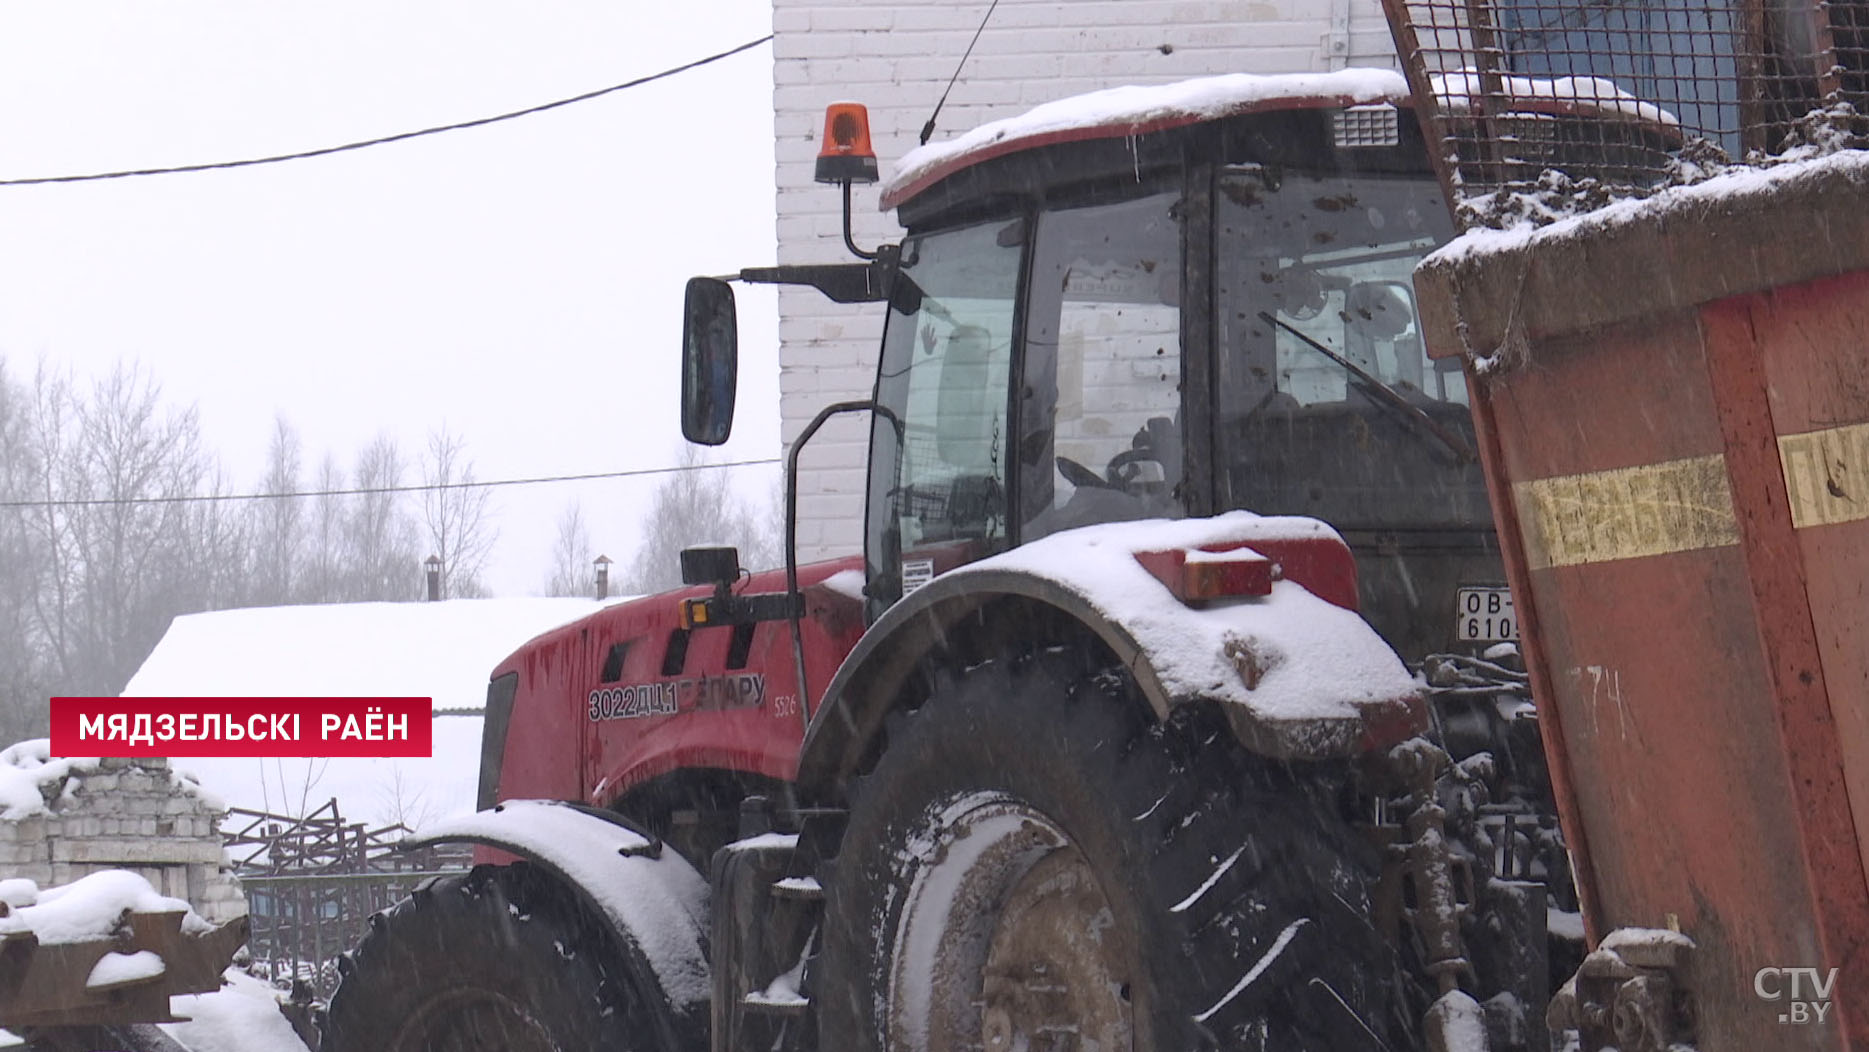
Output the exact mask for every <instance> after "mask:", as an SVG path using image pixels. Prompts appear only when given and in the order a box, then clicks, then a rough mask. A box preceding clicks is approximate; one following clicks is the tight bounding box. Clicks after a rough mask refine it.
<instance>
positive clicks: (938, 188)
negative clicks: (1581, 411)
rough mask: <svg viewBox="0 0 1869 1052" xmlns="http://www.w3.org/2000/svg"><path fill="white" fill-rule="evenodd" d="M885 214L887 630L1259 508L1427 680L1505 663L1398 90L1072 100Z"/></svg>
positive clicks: (948, 169)
mask: <svg viewBox="0 0 1869 1052" xmlns="http://www.w3.org/2000/svg"><path fill="white" fill-rule="evenodd" d="M848 109H849V108H848V107H845V108H844V113H845V117H844V118H843V120H844V124H843V125H842V126H841V127H842V132H843V135H844V138H843V139H841V140H840V139H838V137H837V136H838V134H839V125H838V123H837V121H836V120H827V122H826V138H825V147H824V148H825V152H826V157H827V158H828V161H821V163H820V170H821V172H820V174H821V175H823V174H826V173H825V171H824V170H825V168H826V165H827V164H828V165H829V166H830V169H831V170H830V172H829V176H830V179H831V180H833V181H846V180H848V179H850V178H852V177H853V176H854V177H855V178H857V179H861V178H862V176H861V174H860V173H857V172H856V171H855V169H854V166H853V165H852V164H851V162H849V161H848V160H846V159H843V158H841V157H839V156H838V150H839V148H840V146H841V145H842V144H843V143H851V144H856V140H857V138H858V137H859V135H860V137H861V139H862V140H863V144H867V138H868V136H867V132H866V131H865V130H863V129H862V128H861V125H860V122H856V121H852V120H851V119H850V118H849V117H848ZM859 148H860V147H859ZM847 185H848V183H847V182H846V187H847ZM882 203H883V205H884V207H886V208H894V209H895V210H896V211H897V213H898V216H899V218H900V220H901V222H902V225H903V226H904V227H906V228H907V231H908V233H907V236H906V237H905V238H904V239H903V241H902V242H901V244H900V245H898V246H884V248H883V249H881V250H879V251H878V252H877V253H874V254H871V255H873V256H874V257H875V258H874V259H873V261H872V262H870V263H868V264H861V265H852V266H851V267H850V270H851V271H852V272H861V273H862V274H864V275H866V276H870V277H872V279H873V280H872V281H871V283H870V284H871V286H872V287H873V288H874V289H875V292H874V295H873V296H871V297H867V298H874V299H881V300H885V301H886V302H887V305H888V309H887V324H886V329H885V334H884V337H883V344H882V351H881V356H880V362H879V367H878V371H877V381H876V388H875V393H874V406H875V411H874V414H873V429H872V437H871V450H870V458H869V463H870V476H869V491H868V501H867V511H866V520H867V521H866V530H865V534H866V543H865V565H866V572H867V578H868V580H867V588H866V594H867V596H868V597H869V616H870V618H871V619H872V620H873V619H874V618H875V617H877V616H880V615H881V613H882V612H883V611H884V610H885V609H887V608H888V607H889V606H890V605H892V604H893V603H895V602H896V601H897V600H899V599H901V598H902V597H903V596H904V595H906V594H908V593H910V592H913V591H914V590H915V589H916V588H917V587H919V586H920V585H922V584H924V583H926V582H927V581H929V580H931V579H932V578H933V577H934V576H935V575H937V574H940V573H942V572H945V571H946V570H949V569H952V568H954V567H956V566H958V565H961V564H963V563H967V562H971V561H973V560H976V559H980V558H982V557H985V556H988V555H992V554H995V553H997V552H1000V551H1003V550H1006V549H1008V548H1011V547H1014V546H1017V545H1020V544H1023V543H1025V542H1028V541H1032V540H1035V539H1038V538H1040V537H1044V536H1047V535H1049V534H1053V533H1057V532H1059V531H1062V530H1067V529H1072V528H1075V527H1079V526H1087V525H1093V524H1097V523H1107V522H1116V521H1125V520H1138V519H1156V518H1182V517H1189V516H1206V515H1212V514H1216V513H1219V512H1224V511H1229V510H1233V509H1246V510H1250V511H1254V512H1258V513H1261V514H1265V515H1304V516H1311V517H1315V518H1318V519H1322V520H1323V521H1325V522H1328V523H1330V524H1331V525H1332V526H1334V527H1335V528H1336V529H1337V530H1338V531H1339V532H1340V533H1341V534H1342V535H1343V537H1344V539H1345V540H1346V541H1347V542H1348V543H1349V545H1350V546H1351V548H1352V550H1353V551H1354V553H1355V555H1356V562H1357V570H1358V575H1359V578H1360V593H1361V608H1362V612H1363V613H1364V615H1365V616H1366V617H1367V618H1368V619H1369V620H1370V621H1371V622H1372V623H1373V624H1374V625H1375V627H1376V628H1377V629H1378V630H1379V631H1380V632H1381V633H1382V634H1383V636H1384V637H1385V638H1387V639H1388V640H1389V641H1390V642H1391V644H1392V645H1394V646H1395V647H1396V648H1397V649H1398V650H1399V651H1400V652H1401V653H1402V654H1403V655H1404V656H1405V657H1407V658H1409V659H1411V660H1417V659H1420V658H1421V657H1423V656H1424V655H1426V654H1428V653H1430V652H1436V651H1445V650H1449V649H1453V648H1454V647H1455V645H1456V644H1457V643H1468V644H1479V645H1485V644H1487V643H1491V642H1497V641H1501V640H1508V639H1513V638H1516V625H1515V623H1514V622H1513V619H1512V618H1511V616H1510V610H1511V607H1510V598H1509V594H1508V593H1507V592H1506V590H1505V589H1504V587H1503V585H1502V580H1503V576H1502V571H1501V569H1500V565H1499V559H1498V552H1497V547H1496V545H1495V542H1494V536H1493V531H1492V525H1491V514H1490V508H1489V506H1488V503H1487V497H1486V488H1485V480H1484V476H1483V473H1482V471H1481V468H1480V464H1479V459H1478V457H1477V455H1476V454H1475V452H1474V449H1473V444H1474V438H1473V426H1472V422H1471V418H1470V415H1469V412H1468V409H1467V402H1466V400H1467V392H1466V386H1465V381H1464V378H1463V377H1462V375H1461V373H1460V371H1459V368H1458V364H1457V363H1455V362H1451V361H1447V360H1442V361H1440V362H1436V361H1433V360H1431V359H1429V358H1428V357H1427V356H1426V354H1425V353H1424V348H1423V344H1422V339H1421V334H1420V329H1419V326H1418V324H1417V321H1416V316H1415V301H1414V289H1413V285H1412V283H1411V280H1410V275H1411V273H1412V271H1413V269H1414V267H1415V264H1416V263H1417V262H1419V261H1420V259H1421V258H1422V257H1423V256H1424V255H1426V254H1427V253H1429V252H1431V251H1433V250H1434V249H1435V248H1436V247H1438V246H1439V245H1440V244H1442V243H1443V242H1445V241H1446V240H1447V238H1448V237H1450V236H1451V233H1452V231H1451V226H1450V223H1449V220H1448V216H1447V209H1446V207H1445V204H1444V201H1443V199H1442V196H1441V190H1440V188H1439V185H1438V184H1437V182H1436V180H1435V176H1434V174H1433V172H1432V171H1431V169H1430V167H1429V165H1428V161H1427V151H1426V148H1425V146H1424V144H1423V142H1422V140H1421V135H1420V132H1419V130H1418V129H1417V126H1416V124H1415V121H1414V117H1413V114H1412V112H1411V111H1410V110H1409V108H1408V107H1407V105H1406V98H1405V88H1404V85H1403V82H1402V80H1401V78H1400V77H1399V76H1397V75H1394V74H1389V73H1383V72H1377V71H1346V72H1344V73H1338V74H1321V75H1305V76H1293V77H1255V76H1249V75H1244V74H1241V75H1235V76H1229V77H1218V78H1210V79H1208V80H1204V81H1198V82H1190V83H1189V84H1185V85H1168V86H1164V87H1159V88H1123V89H1117V90H1115V91H1110V92H1101V93H1097V94H1093V95H1090V96H1085V97H1080V98H1078V99H1073V100H1070V103H1069V104H1068V107H1064V106H1060V107H1040V108H1039V109H1037V110H1034V111H1032V112H1031V113H1029V114H1026V115H1024V116H1022V117H1019V118H1015V119H1013V120H1009V121H1002V122H998V123H996V124H989V125H986V126H984V127H982V128H980V129H977V130H975V131H973V132H971V133H969V134H967V135H965V136H962V137H960V138H958V139H955V140H952V141H950V142H947V143H941V144H936V145H932V146H925V147H922V148H921V149H919V150H916V151H913V152H911V153H910V154H909V155H908V156H906V157H905V158H903V160H902V162H901V164H900V165H899V166H898V168H897V171H896V173H895V174H894V175H893V176H892V178H891V179H890V180H889V181H888V182H887V183H885V185H884V186H883V192H882ZM850 247H851V248H852V249H853V250H856V246H855V245H854V243H853V244H851V246H850ZM777 269H778V270H784V269H786V268H777ZM797 269H800V270H814V271H822V270H825V269H828V268H797ZM761 273H762V274H763V275H765V276H754V275H752V274H751V272H749V273H748V274H744V275H742V276H743V277H751V278H752V279H753V280H783V279H782V278H773V277H771V276H770V275H772V273H773V272H772V271H767V272H761ZM817 276H818V275H810V276H807V280H809V278H810V277H817ZM813 283H817V284H819V285H820V287H825V285H824V283H822V282H821V281H813ZM845 284H849V282H848V281H846V282H845ZM826 291H827V292H832V291H833V290H832V289H829V288H827V289H826ZM833 295H834V296H835V293H834V292H833ZM692 313H693V312H692V311H691V314H692ZM704 328H705V326H700V327H697V326H692V325H691V327H690V337H689V342H690V350H691V351H692V349H693V345H694V343H695V342H696V340H697V337H696V335H695V333H696V332H697V331H700V330H701V329H704ZM690 357H691V360H692V357H693V356H692V355H691V356H690ZM691 372H693V370H692V369H691ZM698 383H699V380H698V379H697V384H698ZM697 389H698V388H697ZM1463 606H1467V607H1474V608H1475V610H1477V611H1478V612H1479V613H1481V614H1482V615H1484V614H1486V613H1491V614H1493V615H1494V616H1491V617H1486V616H1480V617H1473V616H1465V615H1467V614H1470V613H1472V612H1474V611H1469V610H1465V609H1463ZM1457 612H1458V613H1459V614H1460V615H1461V616H1457Z"/></svg>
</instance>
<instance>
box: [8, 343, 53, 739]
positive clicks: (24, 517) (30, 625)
mask: <svg viewBox="0 0 1869 1052" xmlns="http://www.w3.org/2000/svg"><path fill="white" fill-rule="evenodd" d="M34 457H35V447H34V444H33V442H32V400H31V392H30V391H29V390H28V389H27V388H26V387H25V386H23V385H22V384H20V383H18V382H16V381H15V380H14V379H13V377H12V375H11V374H10V373H8V372H7V370H6V363H5V362H3V361H0V501H21V500H30V499H32V497H33V484H34V481H35V480H36V478H37V477H38V469H37V465H36V463H35V459H34ZM29 514H30V512H29V511H28V510H27V509H25V508H0V742H12V741H19V740H20V739H22V738H27V737H32V736H35V735H37V734H39V733H43V731H44V727H43V726H42V724H43V721H44V705H43V703H42V701H41V699H43V698H44V697H46V696H47V695H46V694H45V693H43V691H42V686H43V684H42V677H41V674H40V673H41V671H42V662H41V660H40V658H41V652H40V651H41V648H40V647H39V645H38V640H37V639H36V638H35V636H36V628H35V624H34V597H35V596H36V594H37V589H38V587H39V583H40V580H41V578H42V575H43V574H44V558H43V551H42V545H41V542H40V539H39V537H38V536H37V535H36V534H35V533H34V531H33V530H32V528H31V524H30V523H29V521H28V516H29Z"/></svg>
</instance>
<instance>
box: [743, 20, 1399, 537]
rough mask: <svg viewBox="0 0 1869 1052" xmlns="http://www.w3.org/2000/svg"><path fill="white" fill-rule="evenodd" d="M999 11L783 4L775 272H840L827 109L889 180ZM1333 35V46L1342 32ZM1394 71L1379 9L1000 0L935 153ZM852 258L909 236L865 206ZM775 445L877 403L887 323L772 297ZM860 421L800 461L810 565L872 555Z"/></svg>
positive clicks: (812, 295)
mask: <svg viewBox="0 0 1869 1052" xmlns="http://www.w3.org/2000/svg"><path fill="white" fill-rule="evenodd" d="M989 2H990V0H977V2H970V3H952V2H934V0H894V2H879V0H773V17H772V21H773V32H774V34H775V39H774V41H773V55H774V61H773V81H774V92H773V111H774V112H773V130H774V133H775V135H776V136H777V139H778V242H779V261H780V262H782V263H806V262H836V261H841V260H847V259H848V258H849V256H848V254H847V253H846V252H845V251H844V248H843V227H842V221H841V218H840V214H841V213H840V209H841V198H840V196H839V194H838V192H837V189H836V188H835V187H829V186H819V185H818V184H816V183H814V182H813V181H812V164H813V160H814V158H816V156H817V151H818V143H817V139H818V135H819V133H820V132H821V131H822V128H823V114H824V106H825V105H826V104H827V103H830V102H836V101H840V100H845V99H849V100H854V101H857V102H862V103H864V104H865V105H867V106H868V107H869V110H870V128H871V132H872V135H873V138H874V142H875V145H876V151H877V154H878V156H879V157H880V158H881V159H882V163H883V167H884V170H885V172H886V171H887V170H888V167H889V165H890V164H891V163H892V162H893V161H894V160H895V159H896V158H899V157H901V156H902V155H903V154H905V153H907V152H908V151H909V150H910V149H911V148H913V147H914V146H915V145H916V139H917V136H918V134H919V133H920V131H921V127H922V124H923V122H925V121H926V120H927V119H928V114H929V111H930V110H931V109H932V108H933V107H934V104H935V101H936V100H937V99H939V98H940V97H941V91H942V88H943V87H944V86H945V85H946V84H947V81H948V78H949V77H950V76H951V75H952V74H953V72H954V67H955V64H956V63H957V62H959V61H960V56H961V54H962V53H963V52H965V51H966V49H967V42H968V40H969V39H970V38H971V37H972V36H973V32H974V30H975V28H976V27H977V26H978V25H979V24H980V19H981V17H982V16H983V15H985V14H986V11H987V6H988V3H989ZM1333 26H1337V27H1338V28H1339V30H1340V31H1338V32H1333V31H1332V27H1333ZM1346 65H1354V66H1383V67H1393V66H1394V65H1395V59H1394V52H1393V49H1392V47H1391V45H1390V42H1389V33H1388V28H1387V26H1386V24H1385V23H1384V22H1383V19H1382V11H1381V7H1380V5H1379V3H1378V0H1070V2H1060V0H1000V4H999V8H998V9H997V10H996V11H995V12H994V13H993V18H992V21H991V22H989V23H988V25H987V27H986V30H985V32H984V33H982V34H981V36H980V42H979V44H978V45H977V46H976V47H975V48H974V53H973V57H972V58H971V59H969V60H968V62H967V66H966V69H965V70H964V71H963V72H962V74H961V79H960V81H959V82H958V83H957V84H955V86H954V90H953V93H952V94H951V95H950V96H949V97H948V101H947V105H946V106H945V107H944V108H943V109H942V111H941V116H940V120H939V124H938V126H937V128H936V131H935V139H936V140H941V139H947V138H951V137H953V136H955V135H957V134H959V133H961V132H964V131H966V130H967V129H969V128H972V127H974V126H975V125H978V124H982V123H984V122H986V121H989V120H997V119H999V118H1002V117H1009V116H1012V115H1014V114H1017V113H1020V112H1023V111H1024V110H1026V109H1029V108H1031V107H1032V106H1035V105H1037V104H1039V103H1041V102H1049V101H1051V100H1053V99H1059V98H1063V97H1065V96H1068V95H1076V94H1079V93H1082V92H1086V91H1095V90H1098V89H1100V88H1108V87H1115V86H1118V85H1122V84H1159V83H1164V82H1168V81H1175V80H1183V79H1186V78H1188V77H1199V76H1208V75H1211V74H1216V73H1236V72H1248V73H1292V72H1303V71H1308V70H1325V69H1339V68H1342V67H1343V66H1346ZM856 212H857V224H856V231H857V242H858V244H859V245H861V246H863V247H866V248H867V247H869V246H871V245H874V244H876V243H877V242H879V241H888V240H894V239H896V238H898V237H900V236H901V230H900V228H899V227H897V226H896V225H895V223H894V222H893V220H892V218H891V217H889V216H885V215H882V214H880V213H878V212H877V210H876V193H875V188H874V187H870V188H868V189H865V188H862V187H859V188H858V189H857V193H856ZM779 318H780V321H779V339H780V352H779V362H780V366H779V391H780V429H781V436H782V438H783V439H784V441H785V442H786V443H787V445H788V446H789V445H790V443H791V442H792V440H793V439H794V438H795V437H796V436H797V435H798V433H799V432H800V431H802V430H803V429H804V427H805V425H806V424H807V423H809V422H810V420H811V418H812V416H813V415H814V414H816V413H817V411H818V410H819V409H820V408H822V407H823V406H824V405H826V404H828V403H830V402H834V401H839V400H842V399H851V398H865V397H868V396H869V393H870V387H871V381H872V378H873V376H874V367H875V360H876V349H877V344H878V340H879V339H880V336H881V330H882V326H881V321H882V311H881V310H880V309H879V307H878V305H876V304H869V305H865V306H858V307H840V306H838V305H836V304H833V303H830V302H828V301H826V300H825V299H824V298H823V297H822V296H820V295H818V293H816V292H815V291H813V290H810V289H798V288H783V289H781V290H780V293H779ZM867 436H868V430H867V421H864V420H862V419H860V418H852V419H849V420H845V421H841V422H833V423H831V424H828V425H826V427H825V429H824V430H823V431H821V432H819V434H818V437H817V438H815V439H813V440H812V443H811V445H810V446H809V447H808V448H807V449H806V451H805V454H804V459H803V461H802V464H803V470H802V471H801V475H802V476H803V477H802V480H801V484H800V486H799V527H798V537H799V555H800V557H801V558H804V559H812V558H820V557H824V556H830V555H841V554H847V553H850V552H853V551H856V550H858V549H859V548H860V547H861V546H862V526H863V479H864V473H863V464H864V459H865V444H866V442H867Z"/></svg>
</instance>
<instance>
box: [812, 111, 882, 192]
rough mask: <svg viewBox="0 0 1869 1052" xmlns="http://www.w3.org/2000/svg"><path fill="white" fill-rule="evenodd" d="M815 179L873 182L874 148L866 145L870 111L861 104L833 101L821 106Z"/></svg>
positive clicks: (836, 181)
mask: <svg viewBox="0 0 1869 1052" xmlns="http://www.w3.org/2000/svg"><path fill="white" fill-rule="evenodd" d="M817 180H818V182H820V183H873V182H875V181H876V151H875V150H874V149H872V148H871V147H870V111H869V110H867V109H865V108H864V106H863V104H862V103H858V102H833V103H831V104H830V105H829V106H827V107H825V109H824V139H823V145H822V146H820V147H819V148H818V170H817Z"/></svg>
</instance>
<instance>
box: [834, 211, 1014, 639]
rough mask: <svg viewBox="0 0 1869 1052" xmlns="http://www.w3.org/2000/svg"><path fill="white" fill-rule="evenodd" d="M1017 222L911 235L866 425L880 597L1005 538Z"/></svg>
mask: <svg viewBox="0 0 1869 1052" xmlns="http://www.w3.org/2000/svg"><path fill="white" fill-rule="evenodd" d="M1024 229H1025V224H1024V222H1023V221H1020V220H1012V221H1007V220H1000V221H998V222H992V223H984V224H981V225H979V226H972V227H964V228H962V229H959V230H949V231H943V232H941V233H937V234H929V235H925V236H920V237H913V238H910V239H909V240H907V241H905V242H904V243H903V245H902V270H901V276H900V278H899V280H898V283H897V288H896V295H895V297H894V299H893V300H892V302H891V303H890V307H889V315H888V322H887V327H886V329H885V330H884V335H883V355H882V368H881V369H880V370H879V371H878V373H877V380H876V398H877V401H879V402H880V403H882V404H883V405H884V406H887V407H889V408H890V409H891V410H893V411H894V413H895V414H896V416H897V418H898V421H899V424H900V430H898V426H897V421H891V420H889V419H888V418H887V416H886V415H884V414H878V417H877V420H876V421H875V424H874V426H873V429H872V432H871V435H872V438H871V455H870V479H869V485H870V500H869V509H870V510H869V522H868V524H867V529H868V533H869V544H868V545H867V550H868V552H869V556H870V560H871V566H870V580H871V581H872V582H873V584H872V592H873V593H875V594H876V597H877V598H879V599H881V600H882V601H884V602H889V601H893V599H895V598H897V597H899V596H901V595H903V594H905V593H906V592H909V591H913V590H914V589H915V588H916V587H918V586H919V585H921V584H922V583H924V582H926V581H927V580H928V579H929V578H930V577H932V576H933V575H934V574H935V573H937V572H939V571H942V570H947V569H949V568H951V567H953V566H957V565H959V564H961V563H963V562H968V561H971V560H973V559H977V558H980V557H982V556H985V555H989V554H991V553H993V552H995V551H999V550H1001V549H1003V548H1005V547H1006V546H1007V524H1006V499H1005V494H1006V486H1007V479H1006V469H1007V452H1006V448H1007V444H1008V442H1007V427H1006V420H1007V405H1006V389H1007V378H1008V376H1009V375H1010V373H1009V370H1010V369H1011V367H1012V349H1013V323H1014V318H1015V310H1014V303H1015V297H1016V294H1017V292H1018V287H1019V266H1020V261H1021V259H1022V257H1023V250H1024V243H1025V236H1024Z"/></svg>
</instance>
